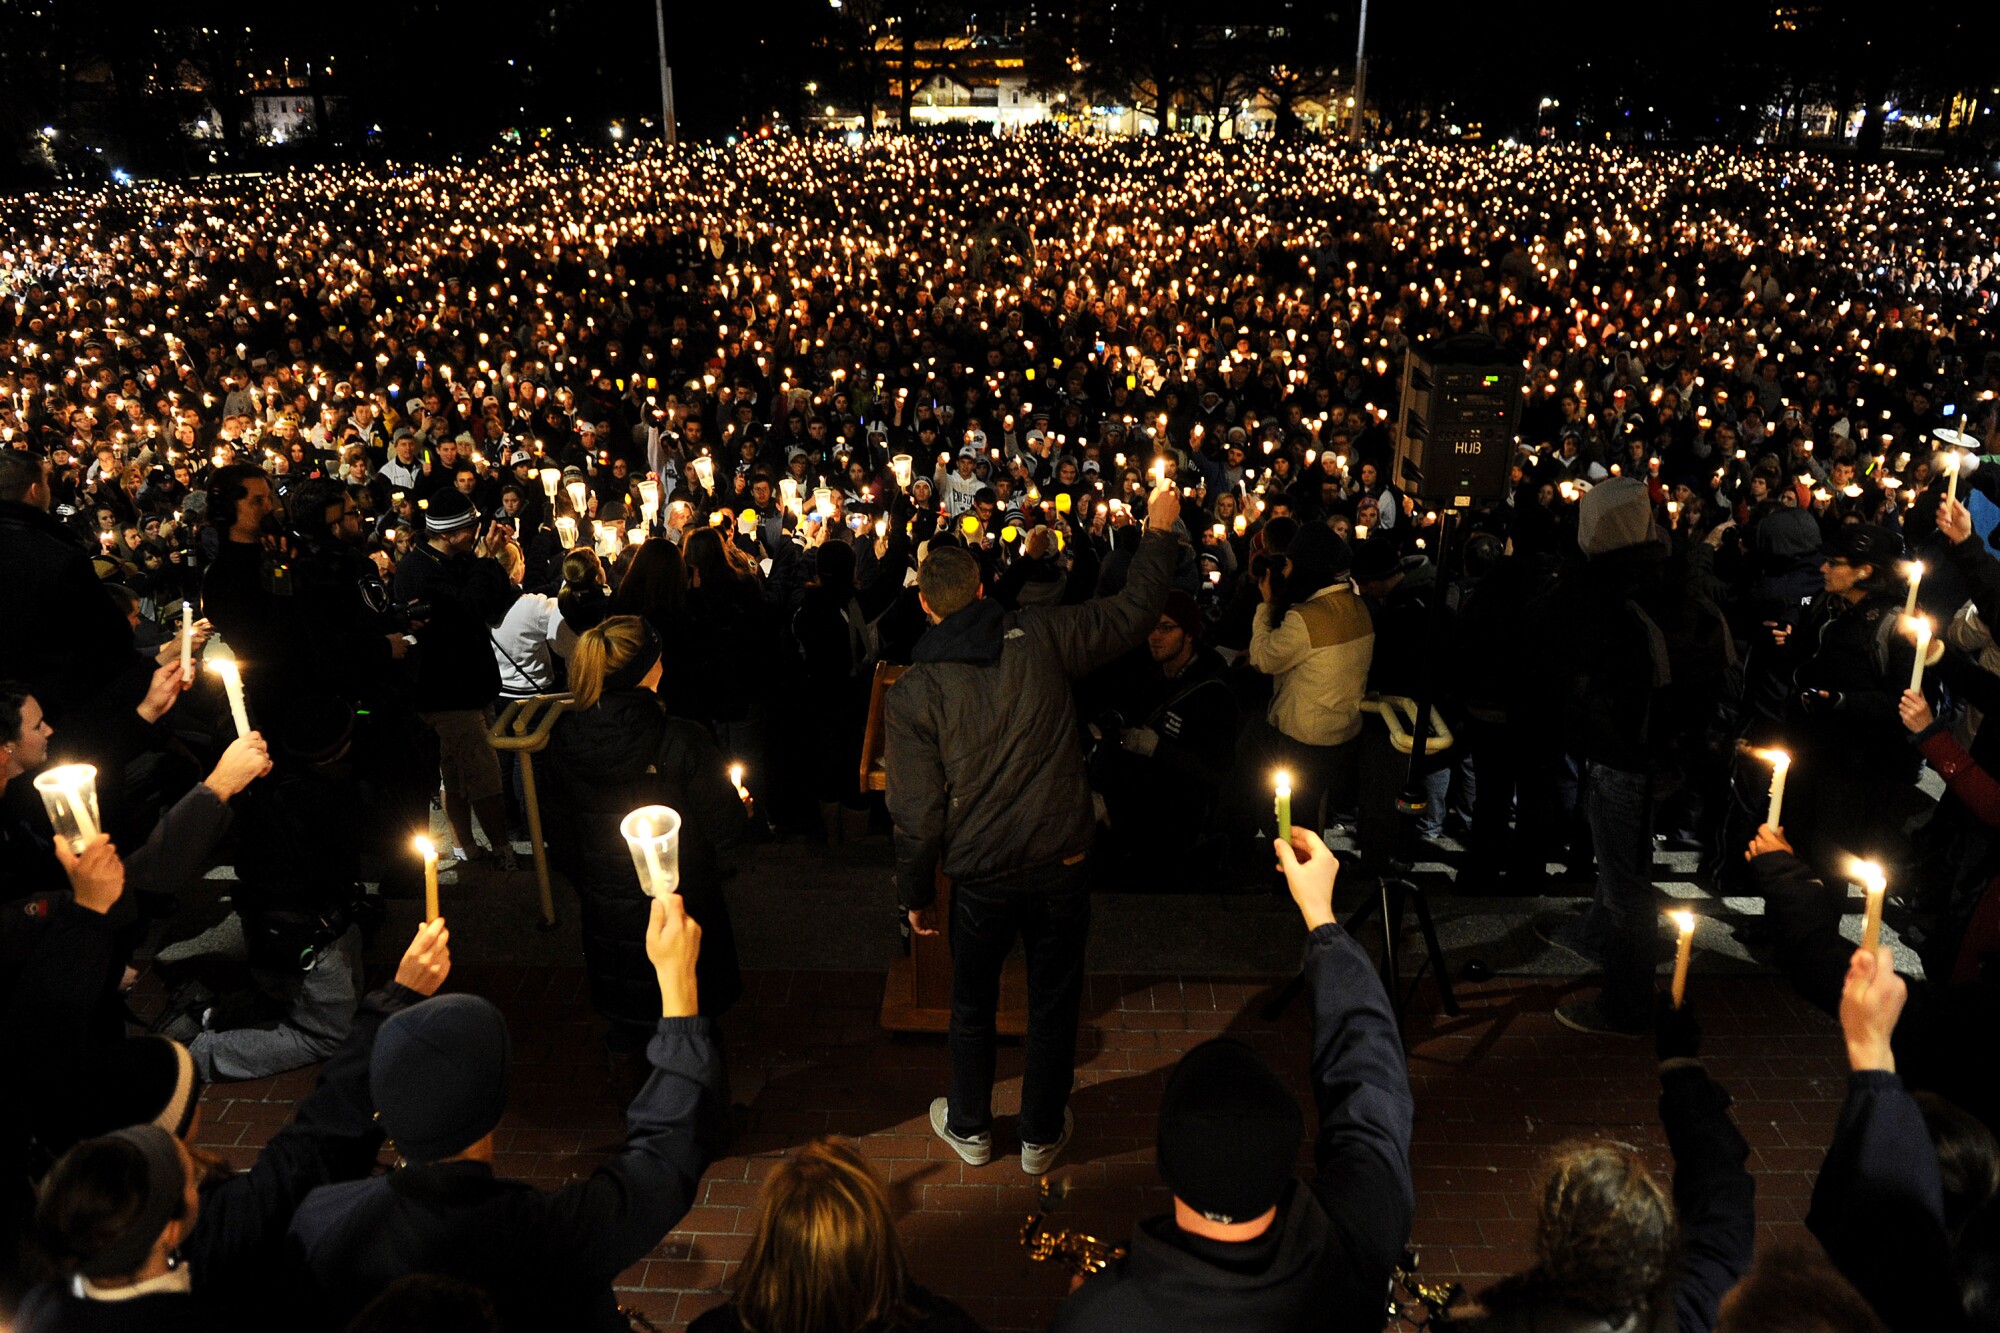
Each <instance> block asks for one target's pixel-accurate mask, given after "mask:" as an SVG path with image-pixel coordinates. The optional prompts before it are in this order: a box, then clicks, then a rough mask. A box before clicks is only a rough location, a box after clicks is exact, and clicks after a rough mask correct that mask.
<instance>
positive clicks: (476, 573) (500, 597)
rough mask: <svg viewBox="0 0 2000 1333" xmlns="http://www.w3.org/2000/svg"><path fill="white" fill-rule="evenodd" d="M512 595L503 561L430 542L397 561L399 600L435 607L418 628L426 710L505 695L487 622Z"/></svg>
mask: <svg viewBox="0 0 2000 1333" xmlns="http://www.w3.org/2000/svg"><path fill="white" fill-rule="evenodd" d="M510 595H511V591H510V589H509V587H508V584H507V573H506V571H505V570H503V569H501V568H500V565H499V562H498V561H495V560H488V559H474V558H472V557H470V556H442V555H439V554H438V552H437V550H436V548H434V547H432V546H431V545H430V544H429V543H427V542H419V543H418V544H417V545H416V546H414V547H412V548H410V553H409V554H408V555H407V556H405V557H403V562H402V563H401V564H399V565H397V566H396V598H397V600H398V601H402V602H424V603H428V605H429V607H430V619H429V620H428V621H426V622H425V624H424V625H423V627H422V628H421V629H419V630H418V631H417V641H418V644H417V684H416V694H415V703H416V706H417V709H418V710H419V711H420V712H426V713H428V712H439V711H448V710H459V709H469V708H484V707H486V705H488V704H490V703H492V702H493V700H494V699H495V698H497V697H498V696H499V694H500V665H499V660H498V659H497V658H495V657H494V656H493V638H492V635H491V634H490V633H488V631H487V628H486V627H487V626H488V625H492V624H495V623H497V622H498V621H499V619H500V617H501V615H503V614H505V612H506V609H507V602H508V599H509V597H510Z"/></svg>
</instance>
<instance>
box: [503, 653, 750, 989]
mask: <svg viewBox="0 0 2000 1333" xmlns="http://www.w3.org/2000/svg"><path fill="white" fill-rule="evenodd" d="M548 753H549V757H550V760H551V767H552V769H553V777H552V779H551V780H550V781H549V782H548V783H547V785H546V786H545V787H544V788H543V792H544V824H543V828H544V831H545V833H546V834H547V838H548V845H549V853H550V855H551V856H552V857H553V858H554V860H555V863H556V865H557V866H558V867H559V868H560V869H561V870H562V872H563V873H564V874H565V875H568V876H569V879H570V883H572V884H574V885H575V886H576V891H577V896H578V898H579V900H580V901H581V903H582V907H583V961H584V968H585V970H586V971H587V972H588V973H589V976H590V1002H591V1005H592V1006H593V1007H594V1008H595V1009H596V1010H597V1011H598V1012H599V1013H600V1014H603V1015H604V1016H605V1017H607V1018H610V1019H612V1020H614V1021H618V1022H624V1023H646V1024H650V1023H651V1022H652V1021H653V1020H654V1019H657V1018H658V1017H659V1016H660V990H659V982H658V980H657V979H656V977H655V976H654V973H653V965H652V963H651V962H650V961H649V960H648V959H647V957H646V922H647V918H648V916H649V915H650V913H651V911H652V908H651V905H650V901H649V900H648V899H647V897H646V896H645V894H643V893H642V892H640V890H639V879H638V874H637V872H636V871H635V870H634V869H633V868H632V854H631V852H630V851H629V850H628V849H627V847H626V844H625V838H624V836H623V835H622V834H621V833H619V831H618V825H619V823H620V822H621V821H622V820H623V819H624V818H625V816H626V815H628V814H630V813H631V812H632V811H634V810H636V809H638V808H639V807H640V806H642V805H664V806H668V807H669V808H671V809H673V810H676V811H678V812H679V813H680V816H681V842H680V895H681V898H682V900H683V901H684V902H685V903H686V905H687V911H688V915H689V916H691V917H693V918H694V919H695V922H696V923H697V924H698V925H700V927H701V958H700V960H699V962H698V963H697V964H696V967H695V983H696V985H697V986H698V988H699V991H700V998H701V1012H702V1013H703V1014H707V1015H717V1016H719V1015H721V1014H722V1013H724V1012H726V1011H727V1010H728V1008H729V1006H730V1005H732V1004H734V1003H735V1002H736V1000H737V999H738V997H740V996H741V995H742V994H743V979H742V976H741V975H740V973H739V972H738V970H737V964H736V933H735V931H734V929H733V928H732V927H731V925H730V921H729V903H728V901H727V899H725V898H724V897H723V894H722V867H721V860H720V858H719V856H718V854H717V853H718V850H719V849H720V848H721V847H724V846H728V845H731V844H733V843H735V842H736V841H738V840H739V839H740V838H741V837H742V832H743V826H744V814H743V805H742V803H741V802H740V801H739V800H737V798H736V791H735V788H734V787H732V786H731V785H730V782H729V774H728V764H727V761H726V760H725V759H724V757H723V755H722V752H721V751H720V750H718V749H717V748H716V745H715V741H714V740H713V739H712V738H711V737H710V736H709V734H708V732H707V730H706V729H704V728H703V727H702V726H701V725H700V724H698V723H694V722H689V721H687V720H686V719H684V718H669V717H668V716H667V715H666V713H665V712H664V711H662V709H661V707H660V701H659V698H658V696H657V695H655V694H654V693H653V692H652V691H650V690H637V689H634V690H612V691H608V692H607V693H606V694H605V695H604V697H603V698H602V699H600V700H599V701H598V704H597V706H596V707H595V708H591V709H588V710H586V711H583V712H574V713H568V714H565V715H564V716H563V717H562V718H561V719H559V720H558V721H557V722H556V726H555V730H554V732H553V733H552V734H551V735H550V737H549V749H548Z"/></svg>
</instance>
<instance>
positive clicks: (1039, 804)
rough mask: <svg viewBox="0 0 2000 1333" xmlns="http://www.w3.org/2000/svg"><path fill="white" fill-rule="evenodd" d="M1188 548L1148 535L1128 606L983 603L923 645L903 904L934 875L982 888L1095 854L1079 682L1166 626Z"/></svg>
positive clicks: (893, 723)
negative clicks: (1017, 607)
mask: <svg viewBox="0 0 2000 1333" xmlns="http://www.w3.org/2000/svg"><path fill="white" fill-rule="evenodd" d="M1178 548H1179V543H1178V542H1177V541H1176V540H1175V539H1174V538H1173V537H1171V536H1165V535H1160V534H1155V533H1148V534H1147V535H1146V537H1145V539H1144V540H1143V541H1142V542H1140V544H1139V551H1138V554H1137V555H1135V556H1134V557H1133V560H1132V568H1131V573H1130V575H1129V577H1128V581H1127V583H1126V585H1125V588H1124V590H1123V591H1122V592H1120V593H1119V594H1118V595H1117V596H1116V597H1109V598H1100V599H1099V600H1097V601H1092V602H1085V603H1083V604H1082V605H1080V606H1063V607H1046V608H1036V609H1030V610H1025V611H1008V610H1007V609H1006V608H1005V607H1003V606H1001V605H1000V604H999V603H997V602H993V601H989V600H985V599H982V600H979V601H975V602H974V603H973V604H972V605H970V606H968V607H965V608H964V609H963V610H961V611H959V612H958V613H956V614H955V615H951V616H947V617H946V618H945V619H944V620H943V621H941V622H940V623H938V624H936V625H933V626H932V627H931V628H930V629H929V630H928V631H927V632H926V633H925V634H924V636H923V638H921V639H919V640H918V641H917V647H916V653H915V657H916V661H915V664H914V665H912V666H911V668H910V669H909V671H908V672H907V673H906V674H904V676H903V677H902V678H901V679H900V680H898V681H897V682H896V684H895V685H894V687H892V688H891V689H890V691H889V695H888V747H887V754H886V756H885V760H886V763H887V766H888V771H889V791H888V801H889V814H890V816H891V817H892V818H893V819H894V820H895V822H896V882H897V895H898V898H899V900H900V901H901V902H902V904H903V906H904V907H906V908H917V907H927V906H929V905H930V903H931V900H932V897H933V895H934V893H935V891H936V885H935V882H934V876H933V872H934V870H935V869H936V868H937V867H938V865H939V864H940V863H942V865H943V868H944V872H945V873H946V874H947V875H950V876H951V877H952V879H954V880H955V881H958V882H960V883H966V884H978V883H980V882H982V881H991V880H994V879H997V878H999V877H1001V876H1005V875H1009V874H1012V873H1015V872H1019V871H1024V870H1031V869H1035V868H1037V867H1042V866H1049V865H1055V864H1058V863H1060V862H1065V861H1070V860H1073V859H1075V858H1078V857H1081V856H1082V855H1084V854H1085V853H1086V852H1088V851H1089V850H1090V843H1091V832H1092V827H1093V825H1092V817H1091V805H1090V788H1089V785H1088V783H1087V782H1086V781H1085V779H1084V768H1083V749H1082V746H1081V745H1080V744H1079V742H1078V739H1077V725H1076V709H1075V706H1074V704H1073V703H1072V701H1071V696H1070V684H1069V683H1070V681H1071V680H1073V679H1074V678H1076V677H1078V676H1081V675H1083V674H1084V673H1085V672H1087V671H1090V670H1092V669H1093V668H1095V667H1098V666H1102V665H1103V664H1104V663H1106V662H1109V661H1110V660H1111V659H1112V658H1114V657H1116V656H1117V655H1118V654H1119V653H1122V652H1124V651H1126V650H1127V649H1129V648H1132V647H1134V646H1136V645H1137V644H1138V643H1139V642H1140V640H1142V639H1144V638H1145V637H1146V632H1147V631H1148V630H1150V629H1151V628H1152V627H1153V626H1154V625H1155V624H1157V623H1158V622H1159V618H1160V611H1161V609H1162V608H1163V607H1164V606H1165V605H1166V601H1167V584H1168V580H1169V579H1170V578H1171V577H1172V574H1173V567H1174V558H1175V553H1176V551H1177V550H1178Z"/></svg>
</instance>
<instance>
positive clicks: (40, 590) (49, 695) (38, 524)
mask: <svg viewBox="0 0 2000 1333" xmlns="http://www.w3.org/2000/svg"><path fill="white" fill-rule="evenodd" d="M0 569H4V570H5V571H6V577H5V578H4V579H0V624H5V625H6V626H7V627H8V629H7V632H6V633H4V634H0V679H7V680H19V681H25V682H26V683H27V685H28V687H29V688H30V689H31V690H32V691H33V692H34V695H35V699H36V700H37V701H38V702H39V703H40V704H41V705H42V708H43V709H44V710H45V711H46V712H47V713H48V715H49V716H50V717H51V718H54V719H57V720H60V719H61V718H62V716H63V714H64V712H65V711H67V710H68V709H70V708H71V707H72V706H74V705H80V704H86V703H89V704H96V703H100V702H102V701H101V700H100V699H99V698H98V697H97V696H98V695H99V693H100V691H103V690H105V689H106V688H107V687H108V686H110V685H111V684H112V682H114V681H115V680H117V679H118V678H119V677H120V676H122V675H124V674H126V672H127V671H128V670H129V669H131V668H132V667H134V666H136V665H140V663H138V661H137V654H135V653H134V652H133V650H132V631H131V628H130V627H129V626H128V625H127V624H126V623H125V617H124V616H122V615H120V614H119V612H118V610H117V608H116V607H114V606H113V605H112V604H111V598H110V597H109V596H108V595H107V594H106V593H105V591H104V588H103V585H101V584H100V583H99V582H98V581H97V575H96V573H95V572H94V570H93V569H92V568H91V563H90V555H89V553H88V552H86V551H85V550H84V549H83V548H82V547H81V546H79V545H77V543H76V541H75V540H74V538H72V537H71V535H70V533H69V532H68V530H67V529H65V528H64V527H63V526H62V524H60V523H58V522H56V520H55V519H53V518H51V517H50V516H49V515H48V514H46V513H44V512H42V511H41V510H40V509H37V508H35V507H34V506H33V505H26V504H19V503H16V502H14V501H11V500H0ZM142 693H143V691H142ZM133 702H137V696H136V695H135V696H134V698H133Z"/></svg>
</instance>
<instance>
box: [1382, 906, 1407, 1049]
mask: <svg viewBox="0 0 2000 1333" xmlns="http://www.w3.org/2000/svg"><path fill="white" fill-rule="evenodd" d="M1389 883H1390V881H1388V880H1386V879H1385V880H1383V881H1382V989H1383V990H1386V991H1387V992H1389V1003H1390V1004H1392V1005H1394V1006H1395V1009H1396V1031H1397V1032H1398V1033H1401V1032H1402V1030H1403V998H1402V997H1403V968H1402V964H1401V963H1400V962H1399V961H1398V959H1397V957H1396V935H1397V930H1396V918H1397V917H1398V916H1400V915H1401V913H1400V912H1399V911H1393V910H1391V900H1390V897H1389V895H1390V893H1391V892H1392V890H1391V889H1390V887H1389ZM1397 905H1398V906H1400V903H1398V904H1397Z"/></svg>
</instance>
